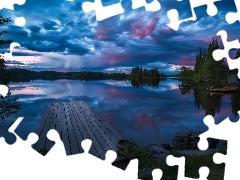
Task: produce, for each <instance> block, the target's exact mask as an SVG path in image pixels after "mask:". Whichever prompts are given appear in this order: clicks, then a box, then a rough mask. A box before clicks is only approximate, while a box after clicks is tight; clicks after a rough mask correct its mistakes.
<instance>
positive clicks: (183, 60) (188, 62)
mask: <svg viewBox="0 0 240 180" xmlns="http://www.w3.org/2000/svg"><path fill="white" fill-rule="evenodd" d="M177 64H178V65H181V66H194V65H195V60H194V59H193V58H191V57H189V56H186V55H183V56H181V57H180V59H179V61H178V63H177Z"/></svg>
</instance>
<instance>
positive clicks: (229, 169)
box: [213, 148, 240, 180]
mask: <svg viewBox="0 0 240 180" xmlns="http://www.w3.org/2000/svg"><path fill="white" fill-rule="evenodd" d="M229 151H231V149H230V148H229V149H228V153H227V155H224V154H221V153H215V154H214V155H213V162H214V163H215V164H221V163H225V172H224V180H228V179H239V178H240V173H239V167H238V166H237V162H239V160H240V156H239V155H238V154H239V149H237V150H236V151H235V152H229ZM234 153H235V154H234Z"/></svg>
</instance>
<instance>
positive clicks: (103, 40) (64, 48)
mask: <svg viewBox="0 0 240 180" xmlns="http://www.w3.org/2000/svg"><path fill="white" fill-rule="evenodd" d="M102 1H103V5H104V6H107V5H111V4H114V3H118V2H119V0H102ZM83 2H84V0H75V1H72V2H70V1H65V0H60V1H55V0H42V1H35V0H27V1H26V3H25V4H24V5H22V6H17V5H16V6H15V11H8V10H4V11H3V15H5V16H11V17H12V18H15V17H17V16H24V17H25V18H26V21H27V24H26V26H24V27H17V26H15V25H14V24H13V23H11V24H10V25H9V26H8V27H7V30H8V31H9V32H10V33H9V34H7V36H4V38H8V39H11V40H13V41H15V42H19V43H20V44H21V46H22V48H23V49H25V50H28V52H20V51H16V52H14V53H13V55H14V58H10V59H6V60H9V61H8V62H10V61H13V62H12V64H14V61H19V62H22V63H24V64H25V65H26V66H25V67H28V68H29V67H30V68H32V69H40V70H41V69H42V70H44V69H54V70H63V69H64V70H66V71H72V70H74V71H81V70H99V71H109V69H110V70H111V71H109V72H113V71H114V70H116V71H117V72H119V71H121V70H122V71H124V72H127V71H130V70H131V68H132V67H134V66H137V65H139V66H143V67H145V68H150V67H157V68H159V70H160V71H161V72H164V73H166V74H173V73H178V71H179V69H180V67H181V66H183V65H185V66H193V65H194V63H195V57H196V53H198V51H199V49H200V48H201V49H202V50H204V51H207V48H208V44H209V43H210V41H211V40H212V38H216V33H217V32H218V31H219V30H221V29H225V30H226V31H227V32H228V34H229V40H234V39H237V38H238V32H239V28H240V25H239V23H235V24H232V25H229V24H227V23H226V20H225V16H226V14H227V13H228V12H231V11H232V12H235V11H236V7H235V4H234V1H233V0H223V1H220V2H216V3H215V4H216V6H217V7H218V10H219V11H218V14H217V15H216V16H213V17H210V16H208V15H207V13H206V6H202V7H198V8H195V9H194V10H195V12H196V14H197V18H198V19H197V21H195V22H193V21H189V22H186V23H182V24H181V25H180V27H179V30H178V31H174V30H172V29H171V28H169V27H168V26H167V23H169V19H168V17H167V11H168V10H170V9H173V8H174V9H177V10H178V11H179V18H180V19H185V18H189V17H191V16H192V12H191V7H190V3H189V1H176V0H161V1H159V2H160V3H161V6H162V8H161V10H160V11H158V12H147V11H146V10H145V8H144V7H142V8H139V9H136V10H132V9H131V1H129V0H122V2H121V4H122V6H123V8H124V9H125V12H124V13H123V14H121V15H118V16H115V17H111V18H108V19H106V20H104V21H101V22H97V21H96V17H95V12H94V11H92V12H90V13H85V12H83V11H82V3H83ZM147 2H148V3H150V2H151V0H148V1H147ZM217 38H218V39H219V44H220V45H222V44H221V43H222V42H221V39H220V38H219V37H217ZM5 51H6V49H5ZM1 52H2V51H1ZM23 57H24V58H25V57H26V58H27V60H26V59H24V58H23ZM26 61H27V62H26ZM121 68H124V69H121Z"/></svg>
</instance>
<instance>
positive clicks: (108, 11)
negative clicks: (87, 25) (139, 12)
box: [82, 0, 161, 21]
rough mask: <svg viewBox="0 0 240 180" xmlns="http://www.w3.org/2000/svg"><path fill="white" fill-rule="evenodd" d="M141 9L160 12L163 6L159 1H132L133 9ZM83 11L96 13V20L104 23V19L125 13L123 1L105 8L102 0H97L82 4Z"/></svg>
mask: <svg viewBox="0 0 240 180" xmlns="http://www.w3.org/2000/svg"><path fill="white" fill-rule="evenodd" d="M140 7H145V9H146V10H147V11H158V10H160V9H161V5H160V3H159V2H158V0H153V2H151V3H147V2H146V0H132V9H137V8H140ZM82 9H83V11H84V12H90V11H93V10H94V11H95V12H96V20H97V21H102V20H104V19H107V18H110V17H113V16H116V15H119V14H122V13H124V9H123V7H122V5H121V0H120V2H119V3H117V4H113V5H109V6H105V7H104V6H103V4H102V2H101V0H95V1H94V3H92V2H84V3H83V4H82Z"/></svg>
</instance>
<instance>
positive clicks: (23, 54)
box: [12, 51, 41, 56]
mask: <svg viewBox="0 0 240 180" xmlns="http://www.w3.org/2000/svg"><path fill="white" fill-rule="evenodd" d="M12 55H13V56H41V54H39V53H29V52H21V51H17V52H16V51H14V52H13V53H12Z"/></svg>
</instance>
